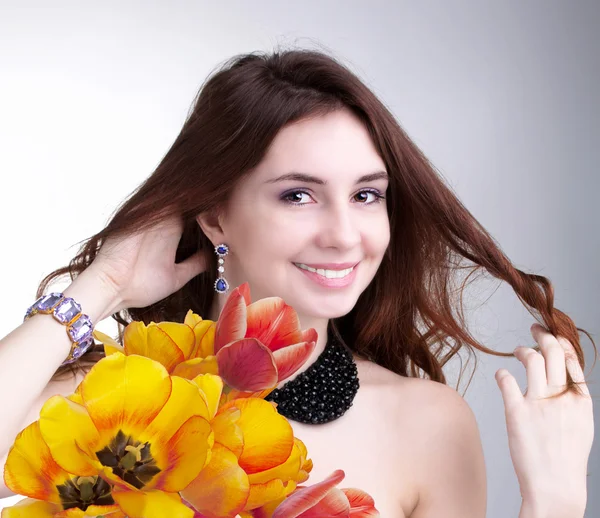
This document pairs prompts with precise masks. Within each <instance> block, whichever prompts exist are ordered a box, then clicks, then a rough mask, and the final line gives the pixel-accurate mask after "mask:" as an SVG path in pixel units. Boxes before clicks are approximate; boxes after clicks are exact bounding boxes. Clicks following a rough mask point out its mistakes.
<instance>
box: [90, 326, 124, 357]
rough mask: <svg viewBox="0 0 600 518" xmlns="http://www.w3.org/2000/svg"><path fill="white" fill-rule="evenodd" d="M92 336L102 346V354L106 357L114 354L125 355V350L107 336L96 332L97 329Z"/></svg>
mask: <svg viewBox="0 0 600 518" xmlns="http://www.w3.org/2000/svg"><path fill="white" fill-rule="evenodd" d="M92 334H93V336H94V338H95V339H96V340H98V341H99V342H100V343H102V344H104V354H105V355H106V356H108V355H109V354H112V353H116V352H119V353H125V349H124V348H123V346H122V345H121V344H120V343H119V342H117V341H116V340H114V339H113V338H111V337H110V336H108V335H107V334H104V333H103V332H101V331H98V330H97V329H94V332H93V333H92Z"/></svg>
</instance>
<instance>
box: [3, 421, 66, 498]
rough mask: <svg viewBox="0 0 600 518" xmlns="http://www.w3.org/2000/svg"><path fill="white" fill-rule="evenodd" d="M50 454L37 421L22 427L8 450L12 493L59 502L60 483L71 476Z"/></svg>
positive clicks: (6, 480)
mask: <svg viewBox="0 0 600 518" xmlns="http://www.w3.org/2000/svg"><path fill="white" fill-rule="evenodd" d="M70 478H71V475H70V474H69V473H67V472H66V471H65V470H64V469H62V468H61V467H60V466H59V465H58V464H57V463H56V461H55V460H54V459H53V458H52V455H51V454H50V449H49V448H48V445H47V444H46V443H45V442H44V439H43V438H42V434H41V432H40V423H39V421H35V422H33V423H31V424H30V425H29V426H27V428H25V429H24V430H22V431H21V432H20V433H19V434H18V435H17V437H16V439H15V442H14V443H13V445H12V447H11V449H10V450H9V452H8V456H7V458H6V463H5V466H4V483H5V484H6V487H7V488H8V489H10V490H11V491H12V492H13V493H17V494H20V495H25V496H28V497H30V498H35V499H38V500H47V501H49V502H54V503H56V504H60V497H59V494H58V490H57V489H56V486H57V485H60V484H63V483H64V482H65V481H66V480H68V479H70Z"/></svg>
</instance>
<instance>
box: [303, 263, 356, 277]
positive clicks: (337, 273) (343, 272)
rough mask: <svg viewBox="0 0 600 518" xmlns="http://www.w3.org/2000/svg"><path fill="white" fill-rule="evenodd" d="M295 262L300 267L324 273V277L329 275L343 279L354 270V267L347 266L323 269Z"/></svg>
mask: <svg viewBox="0 0 600 518" xmlns="http://www.w3.org/2000/svg"><path fill="white" fill-rule="evenodd" d="M294 264H295V265H296V266H297V267H298V268H302V269H303V270H308V271H309V272H314V273H318V274H319V275H322V276H323V277H327V278H328V279H341V278H342V277H346V275H348V274H349V273H350V272H351V271H352V270H354V267H352V268H346V269H345V270H323V269H322V268H319V269H316V268H311V267H310V266H307V265H305V264H302V263H294Z"/></svg>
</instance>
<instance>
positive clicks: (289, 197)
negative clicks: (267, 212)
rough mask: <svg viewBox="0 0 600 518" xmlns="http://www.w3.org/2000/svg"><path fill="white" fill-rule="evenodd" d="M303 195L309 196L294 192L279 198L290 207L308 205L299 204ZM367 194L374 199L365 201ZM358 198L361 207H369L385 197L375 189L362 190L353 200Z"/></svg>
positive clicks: (300, 191) (302, 192) (306, 193)
mask: <svg viewBox="0 0 600 518" xmlns="http://www.w3.org/2000/svg"><path fill="white" fill-rule="evenodd" d="M303 194H305V195H307V196H310V194H309V193H308V192H306V191H302V190H295V191H289V192H287V193H285V194H283V195H282V196H281V200H282V201H284V202H285V203H288V204H290V205H308V203H301V200H302V199H301V197H302V195H303ZM369 194H371V195H373V196H374V198H375V199H373V200H372V201H366V200H367V199H368V195H369ZM294 196H296V197H298V196H299V197H300V200H298V198H296V199H295V200H294V199H292V198H293V197H294ZM358 196H361V197H362V199H361V200H360V201H361V204H362V205H371V204H373V203H379V202H381V200H384V199H385V196H384V195H383V194H381V192H379V191H378V190H377V189H363V190H362V191H359V192H358V193H356V194H355V195H354V198H355V199H356V198H357V197H358Z"/></svg>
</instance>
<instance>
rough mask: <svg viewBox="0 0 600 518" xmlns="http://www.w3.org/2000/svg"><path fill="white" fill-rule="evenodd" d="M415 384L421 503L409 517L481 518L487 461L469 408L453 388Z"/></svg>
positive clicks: (418, 474) (484, 503) (430, 382)
mask: <svg viewBox="0 0 600 518" xmlns="http://www.w3.org/2000/svg"><path fill="white" fill-rule="evenodd" d="M417 386H418V390H417V391H416V392H417V393H418V395H417V396H415V398H416V400H415V411H414V412H415V413H414V415H415V418H416V419H418V421H419V426H418V429H419V431H420V432H422V433H420V434H419V435H420V436H419V437H418V438H416V439H415V441H416V443H417V444H416V445H415V446H416V448H418V450H417V451H419V452H421V454H420V455H419V458H418V460H417V470H418V471H417V473H415V476H416V479H417V480H416V481H417V484H418V486H419V501H418V503H417V505H416V507H415V510H414V511H413V513H412V514H411V518H439V517H441V516H443V517H444V518H483V517H485V513H486V505H487V502H486V491H487V481H486V470H485V462H484V457H483V449H482V446H481V439H480V437H479V429H478V427H477V422H476V420H475V416H474V414H473V412H472V410H471V408H470V407H469V405H468V404H467V403H466V401H465V400H464V399H463V398H462V397H461V396H460V394H458V393H457V392H456V391H455V390H454V389H452V388H451V387H448V386H446V385H443V384H441V383H436V382H432V381H430V380H424V379H423V380H418V385H417ZM521 518H528V517H525V516H523V517H521Z"/></svg>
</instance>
